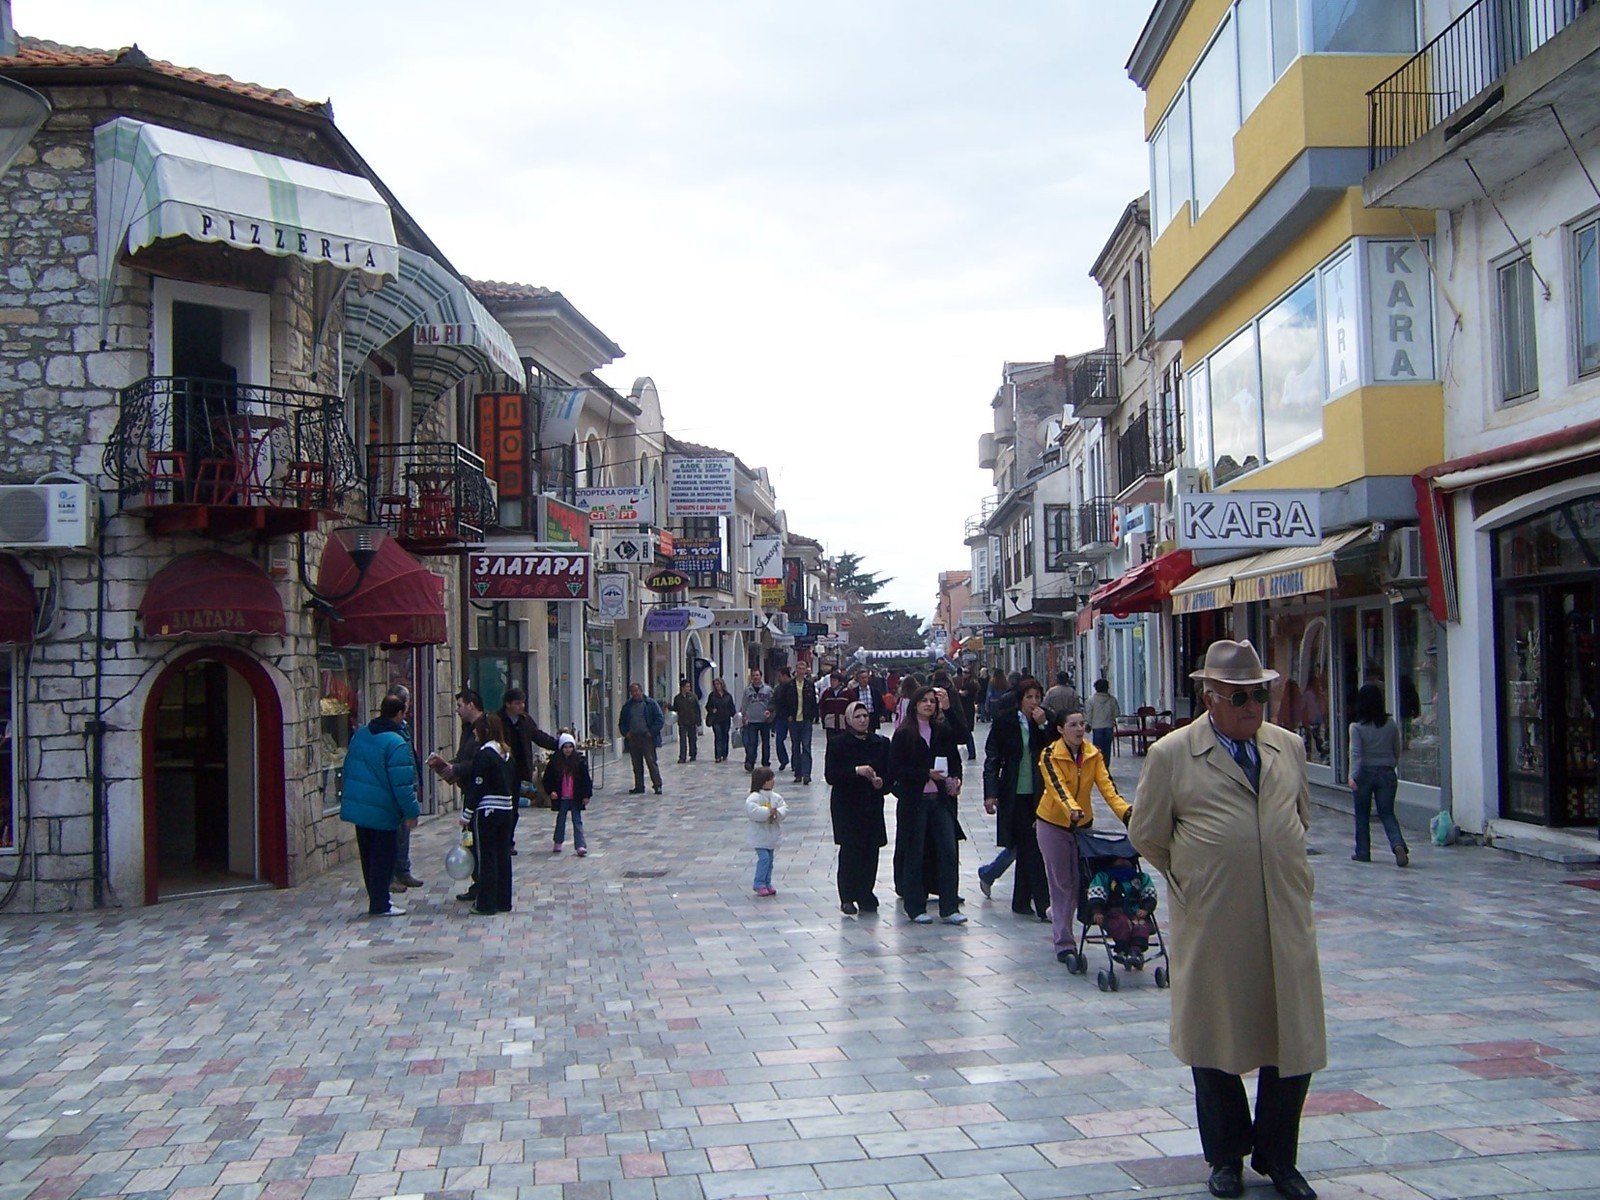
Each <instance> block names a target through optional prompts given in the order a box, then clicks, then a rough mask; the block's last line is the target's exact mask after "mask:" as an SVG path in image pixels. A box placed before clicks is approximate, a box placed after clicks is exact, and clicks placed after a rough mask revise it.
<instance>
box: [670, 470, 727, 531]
mask: <svg viewBox="0 0 1600 1200" xmlns="http://www.w3.org/2000/svg"><path fill="white" fill-rule="evenodd" d="M667 516H669V517H731V516H733V458H732V457H731V456H728V457H709V456H708V457H705V458H698V457H695V458H691V457H689V456H687V455H683V454H674V455H671V456H669V457H668V459H667Z"/></svg>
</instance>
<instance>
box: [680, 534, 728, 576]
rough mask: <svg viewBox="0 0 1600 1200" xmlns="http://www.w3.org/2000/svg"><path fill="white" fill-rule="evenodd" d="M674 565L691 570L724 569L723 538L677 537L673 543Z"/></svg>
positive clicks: (683, 569)
mask: <svg viewBox="0 0 1600 1200" xmlns="http://www.w3.org/2000/svg"><path fill="white" fill-rule="evenodd" d="M672 565H673V566H675V567H677V568H678V570H680V571H689V572H703V571H720V570H722V539H721V538H691V537H680V538H677V539H676V540H675V541H674V542H673V544H672Z"/></svg>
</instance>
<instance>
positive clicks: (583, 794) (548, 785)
mask: <svg viewBox="0 0 1600 1200" xmlns="http://www.w3.org/2000/svg"><path fill="white" fill-rule="evenodd" d="M573 758H574V759H575V760H576V761H575V762H574V764H573V768H572V774H573V781H572V784H573V786H572V805H573V807H574V808H576V809H579V810H580V811H581V810H583V809H585V808H588V807H589V801H590V800H591V799H593V798H594V780H593V779H592V778H590V776H589V760H588V759H587V758H586V757H585V756H584V755H582V754H575V755H573ZM560 764H561V755H560V753H559V752H557V753H556V754H554V755H552V756H551V758H550V761H549V762H548V763H546V764H545V768H544V790H545V791H546V792H548V793H549V795H550V803H552V804H554V805H556V806H557V807H559V806H560V804H561V766H560Z"/></svg>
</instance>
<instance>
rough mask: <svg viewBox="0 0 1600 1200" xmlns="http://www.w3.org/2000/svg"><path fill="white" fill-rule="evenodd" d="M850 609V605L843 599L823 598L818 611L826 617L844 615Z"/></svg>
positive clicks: (818, 605)
mask: <svg viewBox="0 0 1600 1200" xmlns="http://www.w3.org/2000/svg"><path fill="white" fill-rule="evenodd" d="M849 611H850V606H849V605H848V604H846V603H845V602H844V601H843V600H823V601H820V602H819V603H818V604H817V613H818V615H820V616H824V617H842V616H844V614H845V613H847V612H849Z"/></svg>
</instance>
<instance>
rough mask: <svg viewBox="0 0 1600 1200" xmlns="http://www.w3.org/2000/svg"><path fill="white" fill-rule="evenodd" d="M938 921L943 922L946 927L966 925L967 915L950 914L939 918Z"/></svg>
mask: <svg viewBox="0 0 1600 1200" xmlns="http://www.w3.org/2000/svg"><path fill="white" fill-rule="evenodd" d="M939 920H941V921H943V922H944V923H945V924H946V925H965V924H966V923H967V914H966V913H951V914H950V915H949V916H948V917H940V918H939Z"/></svg>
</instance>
